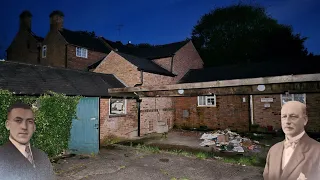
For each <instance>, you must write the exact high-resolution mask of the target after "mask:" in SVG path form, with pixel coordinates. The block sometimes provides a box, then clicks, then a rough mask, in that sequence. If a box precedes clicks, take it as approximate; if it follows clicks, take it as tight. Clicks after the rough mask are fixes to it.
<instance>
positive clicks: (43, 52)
mask: <svg viewBox="0 0 320 180" xmlns="http://www.w3.org/2000/svg"><path fill="white" fill-rule="evenodd" d="M45 57H47V45H43V46H42V58H45Z"/></svg>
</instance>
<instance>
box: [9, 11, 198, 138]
mask: <svg viewBox="0 0 320 180" xmlns="http://www.w3.org/2000/svg"><path fill="white" fill-rule="evenodd" d="M23 17H24V16H23ZM26 17H29V16H26ZM27 20H30V22H31V18H29V19H28V18H27ZM49 20H50V21H49V22H48V24H49V23H50V26H49V27H50V29H49V32H48V34H47V35H46V36H45V38H44V39H42V41H41V44H38V46H37V47H38V53H37V55H38V56H37V57H36V58H35V57H33V56H32V57H31V58H30V59H24V58H23V57H25V56H23V57H21V58H17V59H21V60H22V61H23V62H25V63H32V62H33V61H34V64H41V65H45V66H55V67H63V68H70V69H77V70H85V71H87V70H88V71H92V72H96V73H104V74H113V75H114V76H115V77H116V78H117V79H118V80H119V81H121V82H122V83H123V84H125V85H126V86H127V87H134V86H152V85H161V84H162V85H167V84H175V83H177V82H178V81H179V80H180V79H181V78H182V77H183V76H184V75H185V74H186V73H187V72H188V71H189V70H190V69H200V68H203V61H202V59H201V57H200V56H199V54H198V52H197V50H196V48H195V47H194V45H193V43H192V41H190V40H185V41H181V42H175V43H170V44H165V45H156V46H144V47H143V46H137V45H133V44H131V43H128V44H126V45H124V44H122V43H121V42H113V41H110V40H108V39H105V38H103V37H96V36H95V35H94V34H90V33H87V32H85V31H72V30H69V29H66V28H64V15H63V13H62V12H61V11H53V12H52V13H51V14H50V16H49ZM22 22H25V21H22ZM26 22H27V21H26ZM28 22H29V21H28ZM17 41H19V42H20V41H21V42H20V43H21V44H23V43H25V42H24V39H18V40H17ZM12 46H13V45H12ZM10 52H11V54H19V48H15V49H13V50H12V51H10ZM10 56H12V60H15V58H14V56H13V55H10ZM26 56H27V55H26ZM35 59H37V60H36V61H35ZM137 105H138V104H137V102H136V100H132V99H131V100H129V99H126V96H124V98H123V99H115V98H111V99H109V98H106V99H100V121H101V122H100V128H101V136H100V137H101V138H103V137H104V136H107V135H110V134H114V135H117V136H121V137H134V136H137V134H138V133H139V134H148V133H152V132H163V131H167V130H168V129H169V128H172V127H173V119H174V111H173V101H172V98H167V97H165V98H143V99H142V103H141V105H140V106H139V107H140V113H141V116H139V117H138V114H137V113H138V109H137ZM138 118H140V120H141V125H140V126H139V127H140V129H137V127H138V124H137V123H138Z"/></svg>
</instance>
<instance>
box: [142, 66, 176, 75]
mask: <svg viewBox="0 0 320 180" xmlns="http://www.w3.org/2000/svg"><path fill="white" fill-rule="evenodd" d="M160 67H161V66H160ZM161 68H163V67H161ZM137 69H138V71H143V72H147V73H152V74H158V75H163V76H170V77H176V76H177V75H176V74H173V73H171V74H166V73H161V72H155V71H149V70H145V69H141V68H137ZM168 72H169V71H168Z"/></svg>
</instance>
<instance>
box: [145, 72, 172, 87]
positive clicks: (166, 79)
mask: <svg viewBox="0 0 320 180" xmlns="http://www.w3.org/2000/svg"><path fill="white" fill-rule="evenodd" d="M172 80H173V77H171V76H163V75H159V74H153V73H147V72H143V86H153V85H165V84H171V83H172Z"/></svg>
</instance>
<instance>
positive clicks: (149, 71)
mask: <svg viewBox="0 0 320 180" xmlns="http://www.w3.org/2000/svg"><path fill="white" fill-rule="evenodd" d="M113 52H115V53H117V54H118V55H119V56H121V57H122V58H124V59H125V60H126V61H129V60H128V59H126V58H125V57H123V56H122V55H121V54H124V55H129V56H132V57H136V58H139V59H145V58H141V57H137V56H134V55H131V54H126V53H119V52H116V51H113ZM145 60H146V61H148V59H145ZM129 62H130V61H129ZM149 62H150V63H152V64H154V65H155V66H157V67H158V68H160V69H162V70H163V71H164V72H159V71H152V70H148V69H144V68H140V67H138V66H137V65H135V64H133V63H132V62H130V63H131V64H133V65H135V66H137V67H138V68H137V69H138V71H141V70H142V71H144V72H148V73H153V74H159V75H163V76H170V77H175V76H177V75H175V74H173V73H172V72H170V71H168V70H166V69H164V68H163V67H161V66H159V65H158V64H156V63H155V62H153V61H149Z"/></svg>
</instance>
